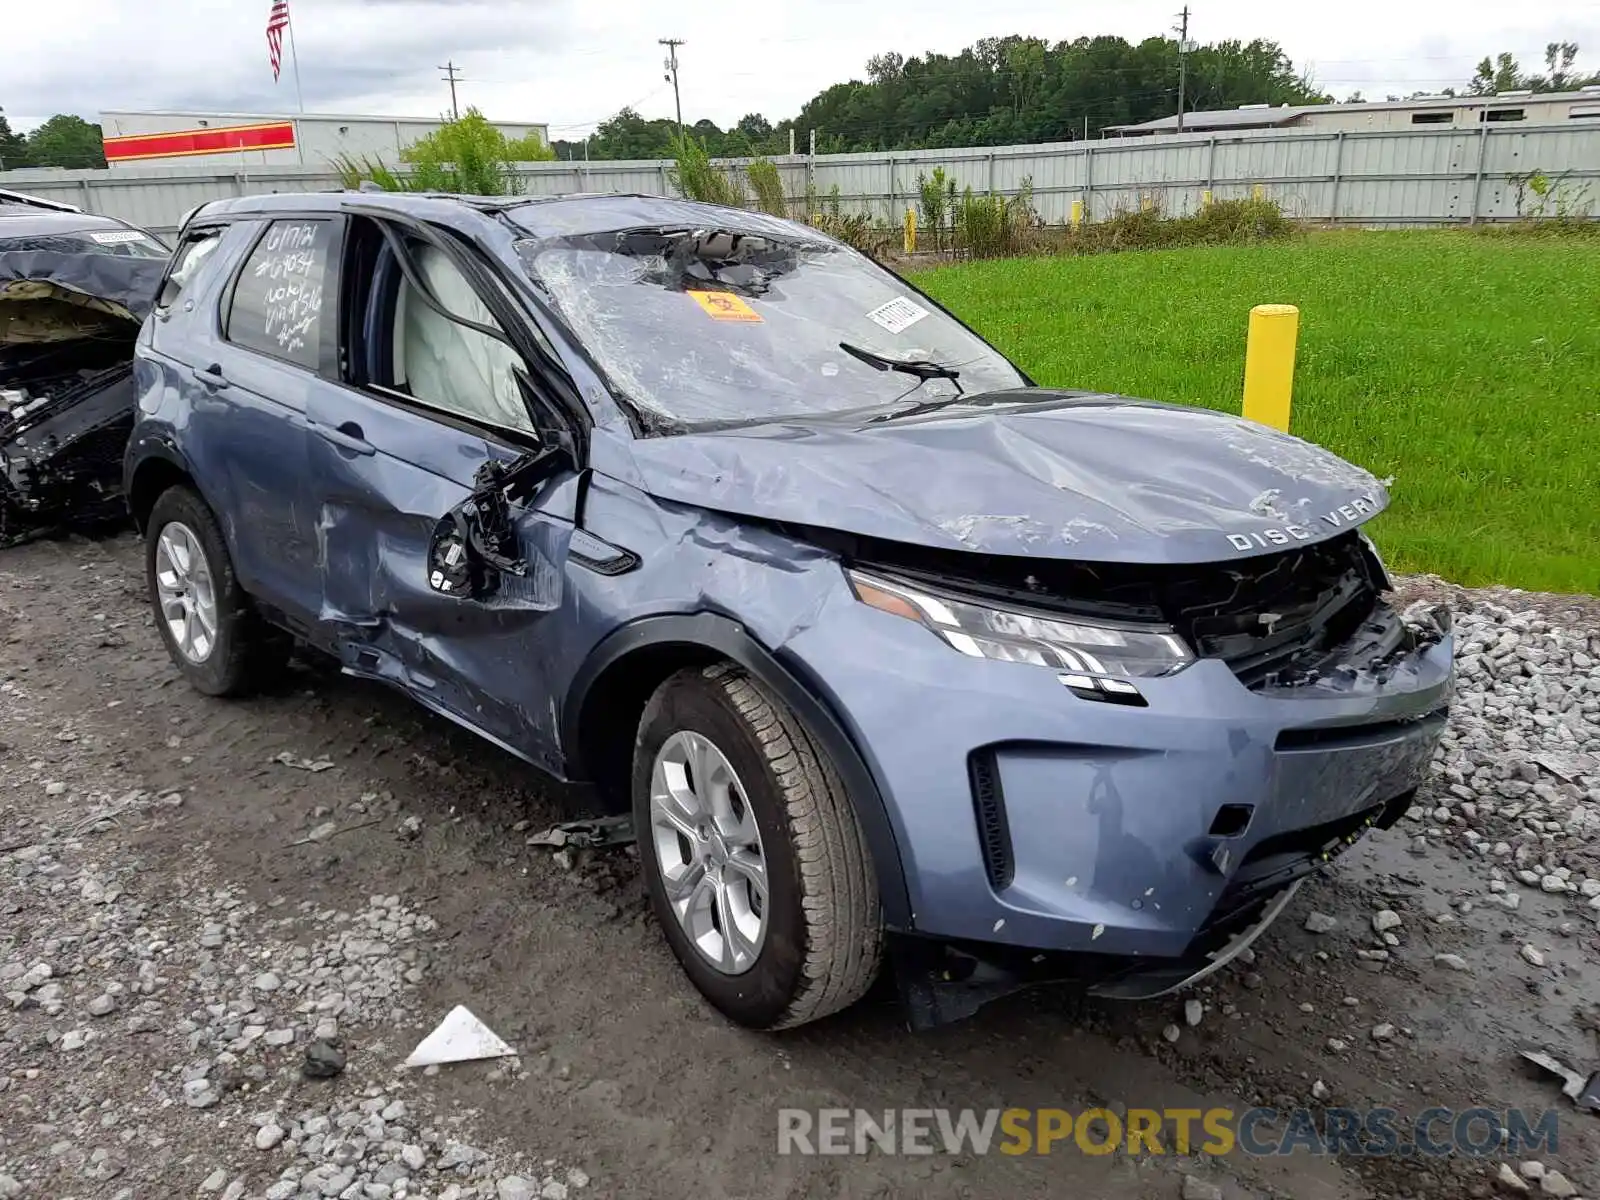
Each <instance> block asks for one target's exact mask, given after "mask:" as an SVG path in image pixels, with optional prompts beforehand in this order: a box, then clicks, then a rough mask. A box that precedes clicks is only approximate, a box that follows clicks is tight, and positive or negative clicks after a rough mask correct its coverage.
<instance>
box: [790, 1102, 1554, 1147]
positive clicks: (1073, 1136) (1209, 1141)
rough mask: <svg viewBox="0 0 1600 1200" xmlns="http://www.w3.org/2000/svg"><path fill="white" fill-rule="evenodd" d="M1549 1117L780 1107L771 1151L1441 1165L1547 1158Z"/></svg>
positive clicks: (1487, 1112)
mask: <svg viewBox="0 0 1600 1200" xmlns="http://www.w3.org/2000/svg"><path fill="white" fill-rule="evenodd" d="M1559 1134H1560V1127H1559V1123H1558V1120H1557V1115H1556V1111H1555V1110H1554V1109H1547V1110H1542V1111H1540V1112H1538V1113H1533V1114H1529V1113H1524V1112H1523V1111H1522V1110H1521V1109H1515V1108H1513V1109H1508V1110H1505V1111H1503V1112H1497V1111H1495V1110H1494V1109H1489V1108H1468V1109H1462V1110H1460V1111H1456V1110H1454V1109H1449V1108H1429V1109H1424V1110H1423V1111H1422V1112H1420V1113H1418V1114H1417V1115H1416V1116H1415V1117H1413V1118H1406V1117H1403V1116H1402V1115H1401V1114H1400V1113H1399V1112H1397V1111H1396V1110H1395V1109H1392V1108H1370V1109H1354V1108H1325V1109H1321V1110H1316V1111H1313V1110H1311V1109H1305V1108H1296V1109H1286V1110H1284V1109H1274V1108H1248V1109H1244V1110H1235V1109H1231V1108H1209V1109H1199V1108H1163V1109H1156V1108H1130V1109H1127V1110H1125V1111H1123V1112H1120V1113H1119V1112H1116V1111H1113V1110H1111V1109H1105V1108H1090V1109H1083V1110H1081V1111H1078V1112H1076V1113H1075V1112H1073V1111H1072V1110H1070V1109H1065V1108H1007V1109H999V1108H989V1109H971V1108H964V1109H948V1108H902V1109H882V1110H871V1111H869V1110H867V1109H849V1108H823V1109H815V1110H813V1109H803V1108H784V1109H779V1110H778V1153H779V1154H801V1155H814V1154H840V1155H844V1154H941V1153H942V1154H949V1155H956V1154H976V1155H985V1154H1012V1155H1021V1154H1053V1153H1063V1154H1088V1155H1099V1154H1112V1153H1115V1152H1116V1151H1118V1150H1121V1151H1123V1152H1125V1153H1127V1154H1185V1155H1186V1154H1193V1153H1199V1154H1212V1155H1226V1154H1233V1153H1237V1152H1242V1153H1244V1154H1249V1155H1256V1156H1267V1155H1284V1154H1346V1155H1362V1156H1373V1157H1382V1156H1412V1155H1423V1156H1429V1157H1443V1156H1446V1155H1451V1154H1463V1155H1468V1156H1470V1157H1488V1156H1491V1155H1502V1154H1518V1153H1526V1154H1532V1153H1534V1152H1543V1153H1546V1154H1549V1153H1554V1152H1556V1151H1557V1149H1558V1146H1559Z"/></svg>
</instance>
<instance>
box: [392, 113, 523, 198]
mask: <svg viewBox="0 0 1600 1200" xmlns="http://www.w3.org/2000/svg"><path fill="white" fill-rule="evenodd" d="M512 145H513V143H511V142H510V141H509V140H507V138H506V135H505V134H504V133H502V132H501V131H500V130H499V129H498V128H496V127H495V126H494V125H491V124H490V123H489V119H488V118H487V117H485V116H484V115H483V113H481V112H479V111H478V110H477V109H476V108H469V109H467V111H466V112H464V113H462V114H461V116H460V118H459V119H457V120H453V121H445V122H444V123H443V124H442V125H440V126H439V128H438V129H436V130H434V131H433V132H432V133H430V134H428V136H427V137H425V138H421V139H419V140H417V141H415V142H412V143H411V145H409V146H407V147H406V148H405V149H404V150H402V151H400V157H401V159H402V160H403V161H405V162H408V163H410V164H411V168H412V171H411V183H412V186H413V187H414V188H416V190H418V191H423V192H456V193H460V194H463V195H469V196H503V195H505V194H507V193H508V192H511V191H513V190H515V185H516V182H517V181H516V177H515V176H514V175H512V174H511V162H512V159H511V148H512Z"/></svg>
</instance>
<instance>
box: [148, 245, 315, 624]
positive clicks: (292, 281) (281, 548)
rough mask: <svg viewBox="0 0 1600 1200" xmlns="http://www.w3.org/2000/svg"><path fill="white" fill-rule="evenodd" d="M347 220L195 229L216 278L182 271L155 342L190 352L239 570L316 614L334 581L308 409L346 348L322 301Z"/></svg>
mask: <svg viewBox="0 0 1600 1200" xmlns="http://www.w3.org/2000/svg"><path fill="white" fill-rule="evenodd" d="M341 232H342V221H341V220H340V219H339V218H337V217H293V218H286V219H276V220H272V221H247V222H239V223H236V224H234V225H231V226H227V227H224V228H223V229H221V230H217V231H214V232H213V234H212V235H211V236H214V237H216V238H217V239H218V241H217V246H216V249H215V250H214V251H211V250H207V249H206V248H205V247H206V243H205V242H204V241H199V240H196V239H198V238H200V237H203V236H205V235H204V231H202V233H201V234H198V235H191V239H189V240H186V243H185V246H184V247H180V248H179V251H178V254H179V255H180V256H182V255H184V254H185V250H186V248H187V247H189V245H190V241H195V246H194V247H193V250H192V252H194V253H204V254H205V255H206V256H207V258H209V259H212V260H214V261H212V262H210V263H209V265H208V266H207V267H203V268H200V270H199V272H198V273H197V276H198V277H197V280H196V282H197V283H198V282H200V278H199V277H203V276H206V275H207V274H209V275H211V276H214V277H215V278H214V279H213V281H212V284H211V286H208V287H204V288H199V287H190V288H185V287H181V286H180V287H179V288H177V289H176V291H174V292H172V294H170V295H169V294H168V292H169V289H170V288H171V283H172V281H171V279H169V281H168V287H167V288H164V289H163V294H162V296H161V297H160V303H159V304H158V308H157V311H156V322H155V333H154V347H155V349H156V350H158V351H159V352H161V354H162V355H164V356H170V357H171V358H172V359H174V360H176V361H174V362H173V363H172V364H171V369H170V370H169V375H170V376H171V378H172V379H173V380H174V382H175V385H176V386H177V387H178V388H179V389H180V390H181V391H182V393H183V395H184V397H185V400H186V402H187V403H186V405H185V408H186V410H187V411H186V413H185V415H184V419H183V421H182V424H181V428H180V433H179V436H180V439H181V445H182V449H183V451H184V453H185V456H186V457H187V458H188V460H189V463H190V469H191V470H192V471H193V472H194V475H195V479H196V482H197V483H198V485H199V486H200V489H201V492H202V494H203V495H204V497H205V499H206V501H207V503H208V504H210V506H211V508H212V509H213V510H214V511H215V513H216V515H217V519H218V521H219V522H221V524H222V528H223V532H224V534H225V536H226V537H227V539H228V547H229V551H230V554H231V556H232V558H233V564H234V569H235V570H236V571H237V572H238V575H239V580H240V582H241V583H242V584H243V585H244V588H245V590H246V591H248V592H249V593H250V594H251V595H252V596H254V597H256V598H257V599H258V600H261V601H263V602H265V603H267V604H269V605H271V606H273V607H274V608H277V609H278V610H280V611H281V612H282V613H284V614H285V615H286V616H288V617H290V618H291V619H292V620H293V621H294V622H295V623H297V624H302V625H303V624H305V623H308V622H309V621H311V620H312V619H313V618H314V617H315V614H316V611H317V604H318V600H319V595H320V590H321V589H320V582H319V579H318V575H317V568H316V537H317V511H316V508H315V505H314V504H313V502H312V497H311V493H310V490H309V485H310V475H309V472H308V470H307V465H306V417H305V410H306V402H307V399H308V397H309V395H310V392H311V388H312V385H313V384H314V383H315V382H316V380H317V372H318V370H319V369H322V368H323V367H324V366H325V365H326V364H328V363H331V361H332V358H333V353H334V349H335V342H334V331H333V330H332V329H331V328H329V329H325V328H324V322H323V321H322V305H323V296H324V294H325V292H328V291H329V289H332V288H334V287H336V286H337V278H338V263H339V247H340V244H341ZM179 266H180V267H181V266H182V263H181V262H180V264H179ZM177 273H178V272H177V270H175V272H174V274H177ZM330 294H331V293H330ZM333 307H334V306H333V304H332V303H331V301H330V303H329V305H328V308H329V311H330V312H331V311H332V310H333ZM327 324H328V326H330V327H331V326H332V325H333V322H332V321H329V322H328V323H327Z"/></svg>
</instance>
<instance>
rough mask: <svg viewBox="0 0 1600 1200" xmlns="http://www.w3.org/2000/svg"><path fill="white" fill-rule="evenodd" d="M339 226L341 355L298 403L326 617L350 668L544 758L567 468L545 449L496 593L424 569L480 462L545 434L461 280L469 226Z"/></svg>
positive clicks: (511, 457)
mask: <svg viewBox="0 0 1600 1200" xmlns="http://www.w3.org/2000/svg"><path fill="white" fill-rule="evenodd" d="M349 232H350V237H349V239H348V244H347V247H346V254H345V268H346V272H347V275H346V278H345V285H344V288H343V291H342V295H343V312H342V319H341V329H342V337H341V344H342V346H343V350H342V353H341V364H340V371H339V374H338V376H337V378H336V379H331V380H323V381H321V382H320V383H319V384H317V385H316V387H315V388H314V390H313V392H312V394H311V396H310V397H309V400H308V405H307V411H306V416H307V421H308V428H309V431H310V435H311V436H310V442H309V445H310V452H309V457H310V467H311V473H312V488H313V492H314V494H315V496H316V500H317V503H318V505H319V506H320V509H321V512H322V521H321V525H320V529H319V534H320V537H319V543H318V545H319V555H320V557H319V563H318V566H319V571H320V577H321V605H322V613H323V616H324V619H325V620H327V621H329V622H331V623H332V625H333V628H334V629H335V631H336V634H337V638H338V641H339V643H340V653H341V655H342V657H343V658H344V660H345V662H346V665H347V666H348V667H350V668H351V669H352V670H355V671H357V672H359V673H363V674H369V675H374V676H379V677H382V678H386V679H388V680H390V681H392V682H397V683H399V684H401V685H402V686H403V687H405V688H406V689H407V690H408V691H410V692H411V693H412V694H413V695H415V696H416V697H417V699H419V700H420V701H422V702H423V703H424V704H427V705H428V706H430V707H432V708H434V709H436V710H439V711H442V712H444V713H446V714H447V715H449V716H451V717H453V718H455V719H457V720H459V721H461V722H463V723H465V724H467V725H469V726H471V727H472V728H474V729H476V730H478V731H479V732H481V733H484V734H486V735H488V736H489V737H491V738H492V739H494V740H496V741H498V742H500V743H502V744H503V745H505V746H507V747H508V748H510V749H512V750H513V751H515V752H517V753H519V754H522V755H524V756H526V757H530V758H533V759H534V760H535V761H539V762H553V757H552V756H553V752H554V747H555V730H554V709H553V706H552V705H551V703H550V699H549V696H548V694H547V688H546V685H545V680H546V678H547V672H546V671H545V670H544V669H543V667H542V663H543V661H544V656H545V646H546V645H547V644H548V639H549V638H550V637H551V636H553V633H552V629H551V617H552V615H553V614H555V613H556V610H557V608H558V606H559V603H560V600H561V596H562V590H563V586H564V572H563V567H564V563H565V559H566V553H567V544H568V541H569V540H570V537H571V533H572V518H573V513H574V497H575V494H576V476H575V475H574V474H573V472H572V470H571V466H570V462H568V461H567V460H565V459H561V460H560V463H559V465H558V464H557V460H556V456H553V455H552V456H544V461H543V462H541V464H540V465H539V466H536V467H535V468H533V470H532V471H531V476H532V477H533V479H534V482H535V484H536V486H533V487H532V488H530V490H529V491H528V492H527V494H526V497H525V499H526V503H523V504H519V505H517V506H516V509H515V512H514V514H513V517H512V521H513V526H514V535H513V540H514V546H515V548H514V550H513V551H511V556H512V557H515V558H517V559H518V560H519V561H520V562H521V563H523V564H525V573H524V574H522V575H520V576H519V575H508V576H506V577H504V579H503V581H502V582H501V585H500V586H499V587H498V588H497V589H496V590H495V592H494V594H493V595H492V596H489V595H485V596H472V595H468V594H464V593H460V592H456V593H447V592H442V591H440V590H439V589H438V588H436V587H434V586H431V585H430V575H431V574H432V571H431V567H430V562H429V549H430V545H431V544H432V543H433V542H434V541H435V536H436V534H437V533H438V532H439V529H440V525H441V520H442V519H443V518H445V517H446V516H447V514H450V513H451V512H452V511H453V510H456V509H458V508H460V506H462V505H463V504H465V503H467V502H468V501H469V500H471V499H472V497H473V496H474V494H475V493H476V492H478V491H479V489H480V487H481V485H482V483H483V481H484V478H485V475H484V472H485V470H486V464H489V463H491V462H493V463H500V464H504V465H508V466H509V465H511V464H515V463H518V462H528V461H532V460H535V459H540V458H541V452H542V451H544V450H545V449H546V448H545V447H544V446H543V445H542V444H541V441H540V438H539V436H538V434H537V433H536V432H535V429H534V422H533V420H532V418H531V416H530V409H529V406H528V403H527V400H526V399H525V394H524V388H523V385H522V383H521V382H520V380H519V376H521V375H523V374H525V373H526V372H527V371H528V370H529V367H528V365H527V364H526V363H525V362H524V361H523V359H522V357H521V356H520V355H519V354H518V353H517V352H516V351H515V350H514V349H512V348H511V347H510V346H509V345H507V344H506V343H505V342H503V341H501V340H498V339H497V338H496V337H495V336H492V334H491V333H490V332H485V330H489V331H494V330H498V329H499V328H500V327H501V326H500V321H499V318H497V317H496V315H495V313H494V312H493V311H491V309H490V307H489V306H488V305H487V304H486V303H485V301H484V298H483V297H482V296H481V295H479V293H478V291H477V290H476V286H475V284H474V283H473V282H471V281H469V278H468V275H469V273H472V274H476V273H475V272H474V271H473V270H472V269H471V266H470V264H471V263H472V262H474V261H475V262H476V263H477V270H478V271H483V270H487V269H488V267H487V264H486V263H485V262H484V261H483V260H479V259H476V258H475V256H476V251H474V250H472V249H471V248H470V247H469V246H468V245H467V244H466V243H465V242H461V241H459V240H456V239H454V238H453V235H447V234H443V233H442V232H441V233H439V234H437V235H436V236H437V237H438V238H439V239H440V242H439V244H435V243H434V242H430V241H428V240H426V239H422V238H419V237H417V236H416V235H415V233H414V232H413V231H410V230H409V229H407V228H406V227H390V229H389V237H388V238H385V236H384V235H383V232H382V230H381V229H380V226H379V223H378V221H377V220H375V219H369V218H366V217H357V218H352V219H351V224H350V227H349ZM397 250H398V251H399V252H398V253H397ZM402 260H404V262H403V261H402ZM464 264H465V265H468V266H469V270H468V271H464V270H463V265H464ZM408 268H409V270H408ZM480 281H481V277H480ZM418 284H422V285H423V287H425V289H426V292H427V293H428V294H427V295H424V294H423V292H422V290H421V289H419V287H418ZM430 298H431V299H432V300H433V301H435V302H434V303H430ZM500 311H501V312H504V311H505V310H504V308H503V307H502V308H501V309H500ZM474 325H476V326H478V328H473V326H474ZM524 474H525V475H529V474H530V473H529V472H524Z"/></svg>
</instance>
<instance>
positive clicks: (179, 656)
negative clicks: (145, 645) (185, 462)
mask: <svg viewBox="0 0 1600 1200" xmlns="http://www.w3.org/2000/svg"><path fill="white" fill-rule="evenodd" d="M144 561H145V580H146V584H147V586H148V587H149V591H150V604H151V607H152V609H153V610H154V612H155V620H156V629H157V630H158V631H159V632H160V634H161V640H162V641H163V642H164V643H166V647H167V653H168V654H169V655H171V656H172V662H173V665H174V666H176V667H177V668H178V670H179V671H181V672H182V673H183V677H184V678H185V679H187V680H188V681H189V684H190V686H192V687H193V688H194V689H195V690H196V691H199V692H203V693H204V694H206V695H207V696H239V695H244V694H246V693H248V692H251V691H254V690H255V689H257V688H259V687H262V686H264V685H266V684H267V683H269V682H271V681H272V680H273V679H275V678H276V677H277V676H278V674H279V673H280V672H281V671H282V669H283V667H284V665H285V664H286V663H287V662H288V658H289V652H290V650H291V649H292V648H293V639H291V638H290V637H289V636H288V635H287V634H284V633H281V632H279V631H278V630H276V629H273V628H272V627H271V626H269V625H268V624H267V623H266V622H265V621H263V620H262V619H261V617H260V616H259V615H258V614H257V613H256V611H255V608H254V607H253V606H252V604H251V603H250V597H249V596H247V595H246V594H245V592H244V589H243V588H241V587H240V586H239V580H238V578H237V576H235V575H234V572H233V560H232V559H231V558H229V557H228V547H227V544H226V543H225V542H224V541H223V538H222V529H221V528H220V527H219V526H218V524H217V519H216V517H215V516H213V515H212V512H211V509H210V508H208V507H207V506H206V502H205V501H204V500H202V499H200V497H199V495H198V494H197V493H195V492H194V491H193V490H191V489H190V488H186V487H172V488H168V489H167V490H166V491H165V492H163V493H161V495H160V496H159V497H158V498H157V500H156V502H155V505H154V507H152V508H151V510H150V516H149V519H148V520H147V521H146V523H145V556H144Z"/></svg>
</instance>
